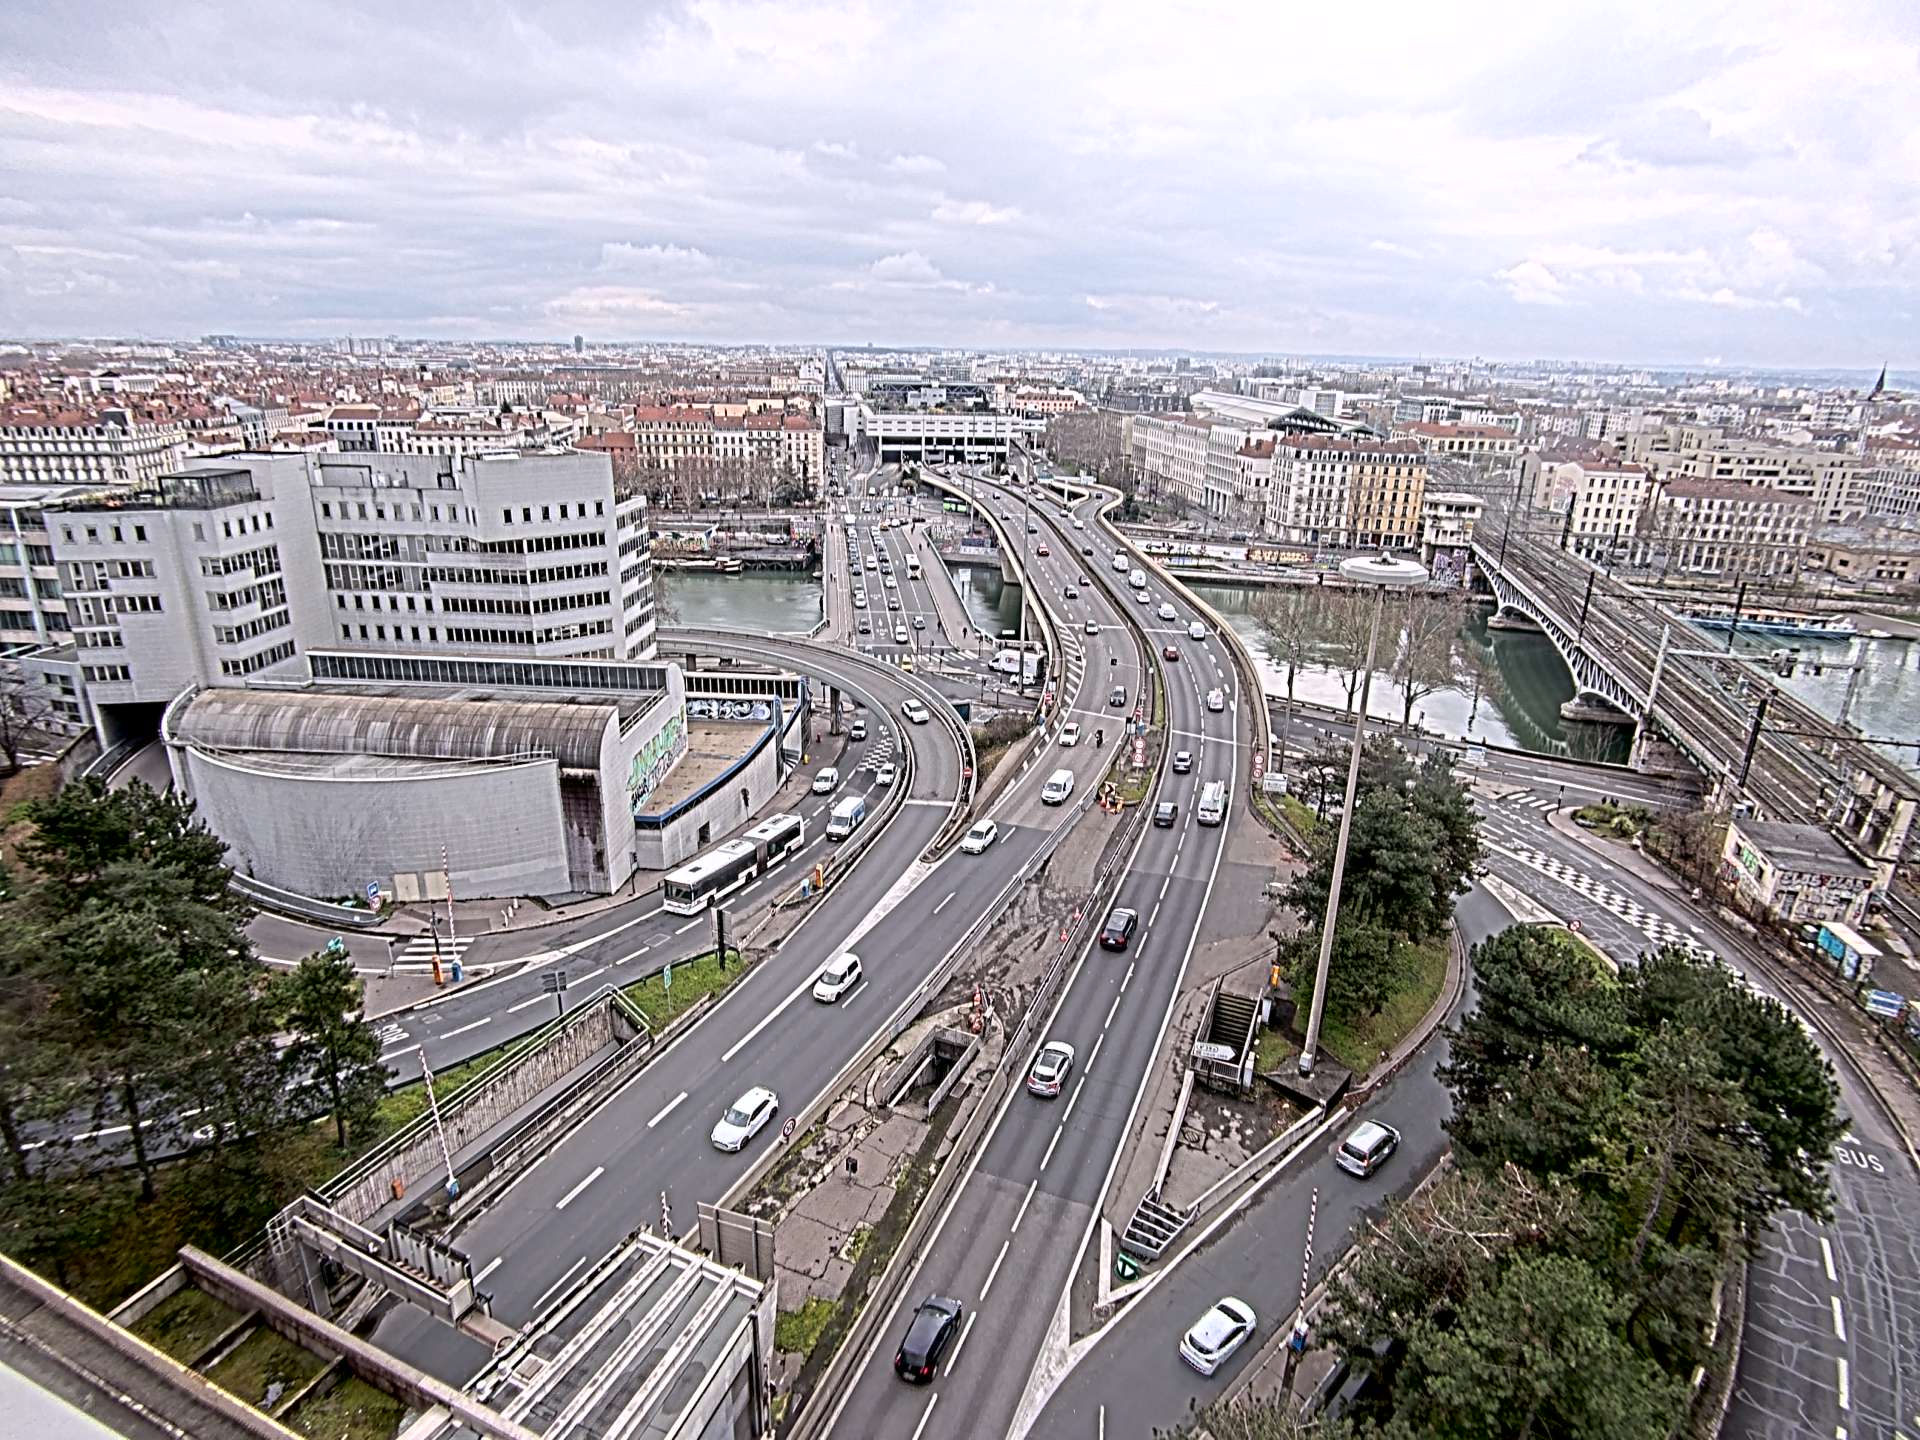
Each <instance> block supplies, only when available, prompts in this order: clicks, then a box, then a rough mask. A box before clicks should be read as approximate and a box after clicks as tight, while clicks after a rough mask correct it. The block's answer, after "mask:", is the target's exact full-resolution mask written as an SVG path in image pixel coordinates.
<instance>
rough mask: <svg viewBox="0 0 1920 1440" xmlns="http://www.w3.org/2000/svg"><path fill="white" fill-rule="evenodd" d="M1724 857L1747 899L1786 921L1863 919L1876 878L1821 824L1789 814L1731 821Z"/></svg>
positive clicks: (1725, 870) (1724, 867) (1726, 870)
mask: <svg viewBox="0 0 1920 1440" xmlns="http://www.w3.org/2000/svg"><path fill="white" fill-rule="evenodd" d="M1720 861H1721V864H1720V868H1721V874H1722V876H1723V877H1724V878H1725V879H1727V880H1728V881H1730V882H1732V883H1733V884H1734V885H1735V886H1736V888H1737V890H1738V892H1739V896H1740V899H1741V900H1742V901H1744V902H1745V903H1746V904H1747V905H1748V906H1749V907H1751V908H1753V909H1756V910H1759V911H1761V912H1762V913H1764V914H1766V915H1767V916H1769V917H1770V918H1772V919H1774V920H1777V921H1779V922H1780V923H1782V924H1787V925H1817V924H1824V923H1828V922H1833V921H1838V922H1840V923H1841V924H1845V925H1854V924H1857V923H1859V921H1860V920H1861V919H1862V918H1863V917H1864V916H1865V914H1866V909H1867V896H1868V893H1869V892H1870V891H1871V890H1872V889H1873V885H1874V878H1875V877H1874V869H1873V867H1872V866H1870V865H1868V864H1867V863H1866V862H1865V861H1863V860H1861V859H1860V858H1859V857H1858V856H1857V855H1855V854H1854V853H1853V852H1852V851H1851V850H1849V849H1848V848H1847V847H1846V846H1845V845H1842V844H1841V843H1840V841H1839V840H1837V839H1835V838H1834V837H1833V836H1832V835H1831V834H1829V833H1828V832H1827V831H1826V830H1825V829H1823V828H1822V827H1820V826H1818V825H1803V824H1797V823H1794V822H1792V821H1784V820H1748V819H1736V820H1734V821H1732V822H1731V823H1730V824H1729V825H1728V826H1727V838H1726V841H1725V844H1724V847H1723V848H1722V850H1721V855H1720Z"/></svg>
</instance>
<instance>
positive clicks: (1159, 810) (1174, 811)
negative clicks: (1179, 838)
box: [1153, 800, 1180, 830]
mask: <svg viewBox="0 0 1920 1440" xmlns="http://www.w3.org/2000/svg"><path fill="white" fill-rule="evenodd" d="M1179 813H1180V807H1179V806H1178V805H1176V804H1174V803H1173V801H1171V800H1162V801H1161V802H1160V803H1159V804H1158V805H1156V806H1154V807H1153V823H1154V824H1156V825H1158V826H1159V827H1160V828H1161V829H1162V830H1171V829H1172V828H1173V822H1174V817H1176V816H1177V815H1179Z"/></svg>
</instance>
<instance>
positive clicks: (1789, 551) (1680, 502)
mask: <svg viewBox="0 0 1920 1440" xmlns="http://www.w3.org/2000/svg"><path fill="white" fill-rule="evenodd" d="M1813 512H1814V502H1813V499H1812V497H1811V496H1807V495H1795V494H1792V493H1789V492H1787V491H1781V490H1765V489H1757V488H1755V487H1754V486H1751V485H1743V484H1740V483H1739V482H1738V481H1733V480H1688V479H1673V480H1666V481H1663V482H1660V483H1657V484H1656V485H1654V487H1653V490H1652V498H1651V501H1650V503H1648V505H1647V507H1646V511H1645V513H1644V515H1643V516H1642V517H1641V522H1640V524H1639V526H1638V528H1637V531H1636V533H1634V534H1633V537H1632V544H1631V547H1630V549H1631V555H1632V558H1633V561H1634V563H1635V564H1640V565H1649V566H1651V565H1658V566H1660V567H1661V569H1662V571H1663V572H1664V571H1667V570H1672V569H1677V570H1681V571H1684V572H1688V573H1691V574H1698V575H1731V576H1740V577H1743V578H1773V577H1776V576H1778V577H1791V576H1793V575H1796V574H1798V573H1799V571H1800V566H1801V563H1802V559H1803V556H1804V552H1805V550H1806V546H1807V539H1808V536H1809V534H1810V532H1811V529H1812V520H1813Z"/></svg>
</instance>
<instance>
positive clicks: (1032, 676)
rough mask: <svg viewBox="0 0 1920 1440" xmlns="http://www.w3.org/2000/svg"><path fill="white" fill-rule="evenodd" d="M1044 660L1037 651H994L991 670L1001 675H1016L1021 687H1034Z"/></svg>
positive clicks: (1038, 679) (1044, 655) (1042, 654)
mask: <svg viewBox="0 0 1920 1440" xmlns="http://www.w3.org/2000/svg"><path fill="white" fill-rule="evenodd" d="M1046 659H1047V657H1046V654H1045V653H1044V652H1043V651H1039V650H1014V649H1011V648H1009V649H1005V650H996V651H995V652H994V655H993V668H994V669H995V670H997V671H999V672H1000V673H1001V674H1002V675H1018V676H1019V677H1020V683H1021V684H1022V685H1036V684H1038V683H1039V681H1040V672H1041V670H1042V669H1043V668H1044V667H1045V664H1046Z"/></svg>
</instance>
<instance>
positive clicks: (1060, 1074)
mask: <svg viewBox="0 0 1920 1440" xmlns="http://www.w3.org/2000/svg"><path fill="white" fill-rule="evenodd" d="M1072 1070H1073V1046H1071V1045H1069V1044H1067V1042H1066V1041H1064V1040H1049V1041H1048V1042H1047V1043H1046V1044H1044V1045H1042V1046H1041V1047H1040V1053H1039V1054H1038V1055H1036V1056H1034V1057H1033V1069H1031V1070H1029V1071H1028V1072H1027V1093H1028V1094H1029V1095H1039V1096H1042V1097H1044V1098H1046V1099H1049V1100H1051V1099H1054V1098H1056V1097H1057V1096H1058V1095H1059V1094H1060V1090H1061V1087H1062V1086H1064V1085H1065V1084H1066V1083H1067V1076H1068V1074H1069V1073H1070V1072H1071V1071H1072Z"/></svg>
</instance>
